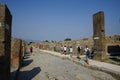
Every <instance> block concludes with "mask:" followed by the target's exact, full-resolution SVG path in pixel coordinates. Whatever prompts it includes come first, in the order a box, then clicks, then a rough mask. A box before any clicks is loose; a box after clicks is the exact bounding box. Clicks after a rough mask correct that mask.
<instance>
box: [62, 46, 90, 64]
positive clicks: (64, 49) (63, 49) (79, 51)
mask: <svg viewBox="0 0 120 80" xmlns="http://www.w3.org/2000/svg"><path fill="white" fill-rule="evenodd" d="M81 49H82V48H81V46H80V45H79V46H77V58H78V59H80V54H81ZM68 51H69V54H70V57H72V55H73V48H72V46H70V47H69V48H68ZM84 51H85V55H86V63H87V64H89V59H88V58H90V54H91V53H90V49H89V48H88V46H87V45H86V47H85V49H84ZM61 52H62V54H65V55H66V54H67V47H66V46H63V47H61Z"/></svg>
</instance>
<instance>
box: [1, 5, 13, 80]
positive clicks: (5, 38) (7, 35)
mask: <svg viewBox="0 0 120 80" xmlns="http://www.w3.org/2000/svg"><path fill="white" fill-rule="evenodd" d="M11 25H12V15H11V13H10V11H9V9H8V8H7V6H6V5H5V4H2V3H0V80H9V79H10V61H11V60H10V54H11Z"/></svg>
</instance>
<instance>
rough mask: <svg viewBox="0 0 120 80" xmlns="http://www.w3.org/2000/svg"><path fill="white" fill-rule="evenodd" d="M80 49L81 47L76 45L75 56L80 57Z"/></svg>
mask: <svg viewBox="0 0 120 80" xmlns="http://www.w3.org/2000/svg"><path fill="white" fill-rule="evenodd" d="M80 51H81V47H80V45H79V46H78V47H77V58H78V59H80Z"/></svg>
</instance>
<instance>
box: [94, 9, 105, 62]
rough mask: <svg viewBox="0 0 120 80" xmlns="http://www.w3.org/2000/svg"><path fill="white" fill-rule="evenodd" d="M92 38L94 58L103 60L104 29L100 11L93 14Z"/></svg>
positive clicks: (102, 13)
mask: <svg viewBox="0 0 120 80" xmlns="http://www.w3.org/2000/svg"><path fill="white" fill-rule="evenodd" d="M93 39H94V51H95V52H94V54H95V56H94V58H95V59H96V60H103V59H105V57H106V54H105V45H106V42H105V29H104V12H102V11H100V12H98V13H96V14H94V15H93Z"/></svg>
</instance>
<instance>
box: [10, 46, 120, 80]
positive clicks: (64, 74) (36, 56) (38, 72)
mask: <svg viewBox="0 0 120 80" xmlns="http://www.w3.org/2000/svg"><path fill="white" fill-rule="evenodd" d="M45 53H47V54H45ZM51 55H53V56H51ZM54 56H57V57H60V58H62V59H68V60H62V59H60V58H57V57H54ZM81 57H82V59H80V60H78V59H77V58H76V56H73V57H72V58H71V57H70V55H61V54H60V53H58V52H52V51H47V50H40V49H37V48H35V49H34V51H33V53H32V54H31V55H28V56H26V58H25V59H24V62H23V67H22V68H21V69H20V71H19V74H18V78H17V79H11V80H115V79H114V78H116V79H117V80H120V67H119V66H117V65H113V64H109V63H104V62H99V61H95V60H90V63H89V65H88V64H86V63H85V61H84V57H85V56H81ZM70 60H71V61H70ZM72 61H73V62H75V63H76V64H79V65H76V64H74V63H73V62H72ZM81 65H82V66H81ZM87 68H88V69H87ZM89 68H90V69H89ZM115 68H116V69H117V70H116V69H115ZM104 72H106V73H109V74H111V75H112V76H113V77H114V78H113V77H112V76H111V75H109V74H106V73H104ZM86 75H87V76H86Z"/></svg>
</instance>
